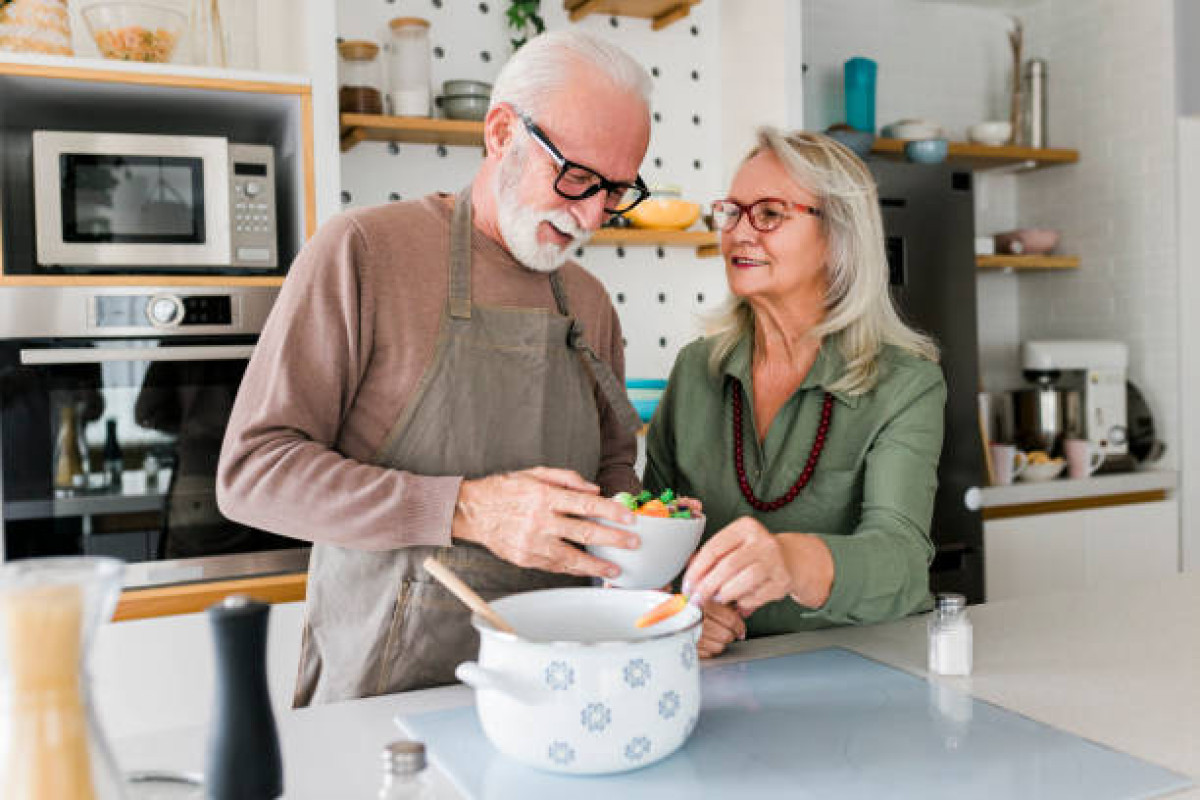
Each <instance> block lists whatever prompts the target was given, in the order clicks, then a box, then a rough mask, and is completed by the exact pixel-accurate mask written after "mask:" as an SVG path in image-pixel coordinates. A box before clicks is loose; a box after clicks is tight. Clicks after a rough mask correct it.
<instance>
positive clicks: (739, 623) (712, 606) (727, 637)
mask: <svg viewBox="0 0 1200 800" xmlns="http://www.w3.org/2000/svg"><path fill="white" fill-rule="evenodd" d="M703 610H704V624H703V626H702V627H701V629H700V641H698V642H696V652H697V653H698V654H699V655H700V657H701V658H712V657H713V656H719V655H720V654H721V653H723V652H724V651H725V648H726V647H728V646H729V645H730V643H731V642H733V641H734V640H736V639H745V638H746V623H745V621H743V620H742V617H741V615H740V614H738V612H736V611H734V610H733V609H732V608H730V607H729V606H723V605H721V604H720V603H712V602H709V603H705V604H704V609H703Z"/></svg>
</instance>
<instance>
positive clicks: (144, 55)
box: [81, 1, 187, 64]
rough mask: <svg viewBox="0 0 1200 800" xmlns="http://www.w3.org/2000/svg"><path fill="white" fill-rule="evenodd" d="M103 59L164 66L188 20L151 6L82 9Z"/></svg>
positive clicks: (98, 5) (124, 4)
mask: <svg viewBox="0 0 1200 800" xmlns="http://www.w3.org/2000/svg"><path fill="white" fill-rule="evenodd" d="M81 13H82V14H83V19H84V22H86V23H87V27H88V30H89V31H90V32H91V34H92V39H94V40H95V42H96V47H97V49H99V50H100V53H101V55H103V56H104V57H105V58H111V59H115V60H117V61H145V62H151V63H159V64H165V63H167V62H169V61H170V60H171V57H172V56H173V55H174V54H175V46H176V45H178V44H179V38H180V36H182V34H183V31H184V28H185V27H186V26H187V16H186V15H185V14H184V13H183V12H182V11H179V10H178V9H175V8H172V7H170V6H167V5H163V4H160V3H154V2H144V1H138V2H98V3H93V4H92V5H89V6H86V7H85V8H83V9H81Z"/></svg>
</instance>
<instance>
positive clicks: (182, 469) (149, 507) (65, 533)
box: [0, 287, 303, 583]
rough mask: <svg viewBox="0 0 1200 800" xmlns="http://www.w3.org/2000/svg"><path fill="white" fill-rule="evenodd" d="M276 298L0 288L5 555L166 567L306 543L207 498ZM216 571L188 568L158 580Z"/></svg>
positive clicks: (0, 500) (1, 553)
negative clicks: (110, 435) (233, 514)
mask: <svg viewBox="0 0 1200 800" xmlns="http://www.w3.org/2000/svg"><path fill="white" fill-rule="evenodd" d="M277 292H278V289H276V288H266V287H262V288H260V287H238V288H229V287H219V288H218V287H213V288H208V287H187V288H177V289H170V288H165V287H164V288H142V287H55V288H20V289H13V288H8V289H2V290H0V508H2V510H3V513H2V514H0V544H2V547H3V549H2V550H0V559H12V558H21V557H31V556H40V555H58V554H76V553H86V554H104V555H114V556H117V557H120V558H124V559H126V560H128V561H133V562H146V561H151V560H153V561H156V563H158V564H159V565H160V566H161V563H160V562H157V560H159V559H188V560H189V561H188V562H187V563H188V564H192V563H193V562H191V561H190V560H191V559H205V558H211V557H232V556H231V554H244V553H262V552H265V551H276V550H279V551H281V552H282V551H283V550H288V549H295V548H299V547H302V543H300V542H298V541H296V540H293V539H286V538H283V537H279V536H275V535H273V534H269V533H265V532H263V531H259V530H255V529H253V528H249V527H246V526H244V525H240V524H238V523H235V522H232V521H230V520H228V519H226V518H225V517H224V516H223V515H222V514H221V513H220V510H219V509H218V508H217V505H216V495H215V487H216V467H217V459H218V455H219V452H220V447H221V441H222V439H223V437H224V433H225V426H226V424H227V422H228V419H229V413H230V411H231V409H232V406H233V401H234V397H235V396H236V394H237V390H238V387H239V385H240V383H241V379H242V374H243V373H244V371H245V368H246V364H247V361H248V359H249V357H250V354H251V353H252V352H253V348H254V345H255V342H256V340H257V336H258V332H259V331H260V330H261V329H262V325H263V323H264V321H265V320H266V317H267V313H268V312H269V310H270V308H271V305H272V303H273V301H274V299H275V296H276V294H277ZM109 422H111V423H112V426H111V427H113V429H114V431H115V439H116V441H115V442H109V443H108V447H107V448H106V447H105V445H106V435H105V434H106V430H107V429H108V428H109V425H108V424H106V423H109ZM105 457H106V458H108V459H109V463H108V464H107V465H105V464H102V460H103V458H105ZM113 459H117V460H118V464H117V465H115V466H114V464H113V463H112V460H113ZM105 467H107V469H106V468H105ZM293 561H295V559H293ZM235 566H236V565H235ZM241 566H242V567H243V569H244V568H245V566H246V564H245V562H244V560H243V561H242V564H241ZM156 568H157V567H156ZM288 568H296V564H295V563H292V564H291V565H290V567H288V566H281V565H280V566H274V567H272V566H271V565H264V564H263V563H261V562H260V563H258V564H257V566H256V567H255V569H257V570H258V571H264V570H265V571H271V570H272V569H280V570H283V569H288ZM299 568H301V569H302V568H303V560H302V559H301V561H300V562H299ZM160 572H161V569H160ZM132 573H133V574H132V579H133V582H135V583H136V582H137V581H138V579H137V573H136V571H132ZM213 574H221V573H220V571H219V570H218V572H217V573H212V572H207V571H204V570H201V569H197V568H196V567H194V566H188V567H186V568H185V569H184V570H183V571H182V572H179V571H175V572H173V573H171V575H170V576H169V579H173V580H180V579H199V578H200V577H211V576H212V575H213ZM163 575H164V576H165V575H166V573H163ZM164 579H167V578H164ZM148 582H154V581H153V580H150V581H148Z"/></svg>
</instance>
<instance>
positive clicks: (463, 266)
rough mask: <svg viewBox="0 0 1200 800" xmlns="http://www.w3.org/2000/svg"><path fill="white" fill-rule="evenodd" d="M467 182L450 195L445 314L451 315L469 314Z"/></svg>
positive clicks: (468, 189)
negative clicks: (452, 211) (447, 312)
mask: <svg viewBox="0 0 1200 800" xmlns="http://www.w3.org/2000/svg"><path fill="white" fill-rule="evenodd" d="M471 234H472V231H471V186H470V184H468V185H467V186H466V187H465V188H464V189H463V190H462V191H461V192H459V193H458V197H456V198H455V199H454V214H453V216H451V218H450V293H449V301H448V302H449V314H450V316H451V317H454V318H455V319H470V318H471Z"/></svg>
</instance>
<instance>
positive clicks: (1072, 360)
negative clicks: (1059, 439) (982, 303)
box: [1017, 340, 1133, 469]
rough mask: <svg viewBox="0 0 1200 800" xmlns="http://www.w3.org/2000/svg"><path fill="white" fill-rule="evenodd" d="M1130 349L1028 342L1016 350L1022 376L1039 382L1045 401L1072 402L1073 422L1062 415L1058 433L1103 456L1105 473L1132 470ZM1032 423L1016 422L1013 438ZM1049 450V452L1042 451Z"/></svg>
mask: <svg viewBox="0 0 1200 800" xmlns="http://www.w3.org/2000/svg"><path fill="white" fill-rule="evenodd" d="M1128 365H1129V348H1128V347H1126V346H1125V345H1124V344H1122V343H1121V342H1101V341H1082V340H1081V341H1029V342H1025V343H1024V344H1022V345H1021V367H1022V369H1023V370H1024V372H1025V377H1026V378H1028V379H1029V380H1032V381H1036V382H1038V384H1039V386H1040V387H1041V388H1040V389H1039V390H1035V391H1038V392H1040V393H1041V394H1043V395H1045V396H1052V395H1051V393H1060V392H1061V393H1064V394H1063V396H1065V397H1071V396H1072V393H1073V394H1074V396H1075V397H1077V398H1078V399H1077V401H1076V402H1077V404H1078V406H1079V412H1078V414H1077V415H1075V418H1071V417H1070V416H1064V417H1063V418H1062V420H1061V425H1060V429H1059V431H1058V432H1059V433H1060V434H1063V435H1066V436H1080V437H1082V438H1085V439H1088V440H1089V441H1091V443H1092V445H1093V446H1094V447H1095V448H1096V450H1097V451H1098V452H1100V453H1102V454H1103V455H1104V457H1105V461H1104V464H1105V468H1109V469H1112V468H1114V467H1120V466H1125V467H1127V468H1129V469H1132V467H1133V463H1132V460H1131V459H1130V457H1129V417H1128V414H1127V410H1126V397H1125V394H1126V388H1125V375H1126V372H1127V369H1128ZM1036 421H1037V418H1033V419H1029V418H1027V419H1026V420H1025V425H1024V426H1023V424H1022V423H1023V421H1022V420H1021V419H1020V418H1018V420H1017V429H1018V433H1020V431H1021V430H1022V428H1023V427H1024V428H1025V429H1029V428H1031V427H1033V423H1034V422H1036ZM1042 449H1048V448H1042Z"/></svg>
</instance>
